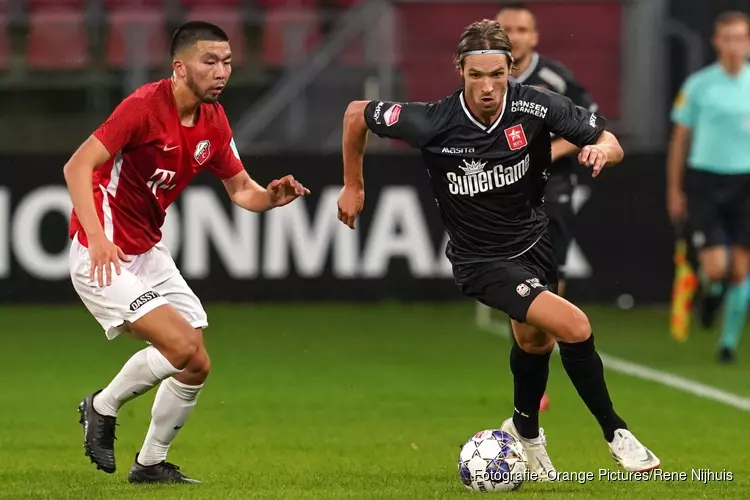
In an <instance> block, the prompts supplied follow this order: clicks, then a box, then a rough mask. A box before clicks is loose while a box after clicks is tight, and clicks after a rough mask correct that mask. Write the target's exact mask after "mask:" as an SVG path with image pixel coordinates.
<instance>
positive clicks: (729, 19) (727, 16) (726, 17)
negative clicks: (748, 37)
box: [714, 10, 750, 31]
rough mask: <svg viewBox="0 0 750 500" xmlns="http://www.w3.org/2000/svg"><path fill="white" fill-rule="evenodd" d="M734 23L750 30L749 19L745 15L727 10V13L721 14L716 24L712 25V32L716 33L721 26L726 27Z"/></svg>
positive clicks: (737, 11)
mask: <svg viewBox="0 0 750 500" xmlns="http://www.w3.org/2000/svg"><path fill="white" fill-rule="evenodd" d="M735 23H745V25H746V26H747V27H748V29H750V17H748V15H747V14H745V13H744V12H742V11H739V10H729V11H727V12H723V13H721V15H719V17H718V18H716V23H714V31H718V29H719V28H720V27H722V26H727V25H729V24H735Z"/></svg>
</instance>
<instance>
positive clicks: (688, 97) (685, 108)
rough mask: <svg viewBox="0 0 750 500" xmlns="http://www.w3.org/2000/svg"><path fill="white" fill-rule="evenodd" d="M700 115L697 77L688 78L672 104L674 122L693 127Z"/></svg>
mask: <svg viewBox="0 0 750 500" xmlns="http://www.w3.org/2000/svg"><path fill="white" fill-rule="evenodd" d="M697 115H698V106H697V103H696V92H695V79H694V78H688V79H687V80H686V81H685V83H684V84H683V85H682V87H681V88H680V91H679V92H678V93H677V97H675V100H674V103H673V104H672V116H671V118H672V122H674V123H676V124H678V125H684V126H686V127H691V128H692V127H693V125H694V124H695V121H696V117H697Z"/></svg>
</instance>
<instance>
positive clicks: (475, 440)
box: [458, 429, 529, 492]
mask: <svg viewBox="0 0 750 500" xmlns="http://www.w3.org/2000/svg"><path fill="white" fill-rule="evenodd" d="M528 470H529V461H528V458H527V457H526V452H525V451H524V449H523V446H521V443H519V442H518V440H517V439H516V438H514V437H513V436H511V435H510V434H508V433H507V432H504V431H501V430H499V429H488V430H484V431H481V432H477V433H476V434H474V435H473V436H472V437H471V438H470V439H469V440H468V441H467V442H466V444H464V446H463V448H461V452H460V453H459V454H458V476H459V477H460V478H461V482H462V483H463V484H464V486H466V488H468V489H470V490H473V491H480V492H491V491H513V490H516V489H518V488H520V487H521V485H522V484H523V481H524V478H525V477H526V474H527V471H528Z"/></svg>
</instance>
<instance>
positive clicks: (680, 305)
mask: <svg viewBox="0 0 750 500" xmlns="http://www.w3.org/2000/svg"><path fill="white" fill-rule="evenodd" d="M674 268H675V273H674V283H673V284H672V306H671V311H670V320H669V323H670V325H669V326H670V332H671V334H672V338H673V339H675V340H677V341H678V342H684V341H686V340H687V339H688V335H689V332H690V318H691V312H692V309H693V298H694V296H695V291H696V290H697V289H698V276H697V275H696V273H695V271H693V268H692V267H691V266H690V263H689V262H688V258H687V242H686V241H685V239H684V238H679V239H678V240H677V244H676V245H675V252H674Z"/></svg>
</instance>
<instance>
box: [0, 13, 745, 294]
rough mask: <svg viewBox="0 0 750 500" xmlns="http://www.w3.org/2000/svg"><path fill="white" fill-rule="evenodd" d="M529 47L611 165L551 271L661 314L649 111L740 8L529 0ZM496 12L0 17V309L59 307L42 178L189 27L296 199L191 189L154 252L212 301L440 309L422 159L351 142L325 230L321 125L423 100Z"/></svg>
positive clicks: (267, 174)
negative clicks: (275, 202)
mask: <svg viewBox="0 0 750 500" xmlns="http://www.w3.org/2000/svg"><path fill="white" fill-rule="evenodd" d="M527 3H528V4H529V5H530V6H531V7H532V8H533V10H534V12H535V14H536V16H537V19H538V25H539V26H538V28H539V31H540V35H541V43H540V46H539V48H538V49H539V52H540V53H542V54H544V55H547V56H549V57H551V58H554V59H558V60H559V61H561V62H563V63H564V64H565V65H567V66H568V67H569V68H570V69H571V70H573V72H574V73H575V74H576V76H577V78H578V79H579V80H580V81H581V82H582V83H583V84H584V86H585V87H586V88H587V89H588V90H589V91H590V93H591V94H592V95H593V97H594V99H595V100H596V102H597V103H598V104H599V107H600V110H601V112H602V113H603V114H604V115H605V116H606V117H607V118H608V119H609V120H610V123H611V128H612V130H613V131H614V132H615V133H617V134H618V135H619V136H620V137H621V140H622V142H623V145H624V147H625V150H626V160H625V162H624V164H623V165H621V166H619V167H617V168H616V169H613V170H611V171H607V172H605V174H606V175H603V176H601V177H599V178H598V179H597V180H596V181H595V182H592V181H591V180H590V179H589V178H588V177H587V175H586V173H585V171H583V170H582V171H581V174H582V175H581V185H580V186H579V187H578V189H577V190H576V194H575V207H576V210H577V212H578V218H577V220H576V222H575V226H574V234H575V242H574V244H573V249H572V252H571V254H570V258H569V262H568V273H569V277H570V285H569V295H570V297H571V298H573V299H578V300H586V301H593V302H612V301H615V300H616V299H617V298H618V297H621V296H622V295H624V294H628V295H631V296H632V297H633V298H634V299H635V301H636V303H640V304H643V303H666V302H667V301H668V300H669V292H670V286H671V277H672V273H673V269H672V264H671V254H672V249H673V241H674V238H673V235H672V231H671V229H670V227H669V225H668V223H667V218H666V214H665V208H664V207H665V200H664V193H665V180H664V177H665V176H664V170H665V152H666V144H667V140H668V135H669V130H670V126H669V120H668V114H669V110H670V108H671V105H672V100H673V98H674V95H675V94H676V92H677V88H678V87H679V85H680V84H681V83H682V81H683V79H684V78H685V77H686V75H687V74H689V73H690V72H693V71H695V70H697V69H699V68H700V67H702V66H704V65H706V64H708V63H709V62H711V61H712V60H713V57H714V53H713V50H712V48H711V45H710V36H711V31H712V27H713V20H714V19H715V17H716V16H717V15H718V13H720V12H722V11H724V10H727V9H739V10H745V11H748V10H749V9H750V1H747V0H735V1H730V0H724V1H720V0H672V1H669V0H611V1H607V0H599V1H594V0H590V1H589V0H577V1H576V0H567V1H552V0H546V1H545V0H538V1H530V2H527ZM501 5H502V2H500V1H479V0H463V1H462V0H453V1H440V0H433V1H420V0H391V1H389V0H0V103H1V108H0V109H2V112H0V165H1V166H2V170H1V172H2V175H0V300H2V301H4V302H68V301H75V300H77V297H76V296H75V294H74V291H73V289H72V287H71V286H70V282H69V276H68V267H67V245H68V239H67V218H68V216H69V211H70V207H71V204H70V200H69V198H68V195H67V191H66V190H65V186H64V180H63V176H62V167H63V165H64V163H65V161H67V159H68V157H69V156H70V154H71V153H72V152H73V151H74V150H75V148H76V147H77V146H78V145H79V144H80V143H81V142H82V141H83V140H84V139H85V138H86V137H87V136H88V135H89V134H90V133H91V131H92V130H93V129H94V128H96V127H97V126H98V125H99V124H100V123H101V121H102V120H104V119H105V118H106V117H107V115H108V114H109V113H110V112H111V110H112V109H113V108H114V106H116V105H117V104H118V103H119V101H120V100H121V99H122V98H123V97H124V96H126V95H127V94H128V93H130V92H131V91H132V90H133V89H135V88H136V87H137V86H139V85H141V84H143V83H145V82H148V81H150V80H154V79H158V78H165V77H168V76H169V75H170V73H171V70H170V60H169V54H168V52H169V50H168V45H169V39H170V35H171V32H172V31H173V30H174V29H175V28H176V27H177V26H178V25H179V24H181V23H182V22H184V21H185V20H188V19H202V20H207V21H211V22H214V23H217V24H218V25H220V26H221V27H222V28H224V29H225V30H226V31H227V33H228V34H229V36H230V42H231V45H232V49H233V52H234V71H233V75H232V78H231V80H230V83H229V86H228V87H227V89H226V90H225V91H224V94H223V96H222V100H221V102H222V104H223V105H224V107H225V108H226V110H227V114H228V116H229V118H230V121H231V122H232V126H233V129H234V135H235V140H236V143H237V146H238V148H239V150H240V153H241V154H242V157H243V160H244V162H245V165H246V167H247V169H248V170H249V172H250V173H251V175H253V176H254V177H256V178H257V179H258V180H259V181H260V182H262V183H263V182H266V181H268V180H270V179H271V177H272V176H276V175H279V174H282V173H287V172H291V173H293V174H294V175H295V176H296V177H298V178H299V179H301V180H302V181H303V182H305V183H306V184H307V185H309V186H310V187H311V189H313V190H314V195H313V196H312V197H310V198H309V199H307V200H305V201H303V202H300V203H296V204H293V205H290V206H289V207H285V208H284V209H281V210H278V211H273V212H271V213H268V214H264V215H262V216H261V215H257V214H249V213H242V212H241V211H238V210H233V209H232V208H231V207H230V206H229V204H228V200H226V196H225V195H224V193H223V188H222V187H221V185H220V184H219V183H218V182H217V181H214V180H212V179H211V178H210V177H208V176H201V177H200V178H199V179H198V180H197V182H196V184H194V185H193V186H191V187H190V188H188V190H187V191H186V192H185V193H184V194H183V196H182V199H181V200H180V201H179V202H178V203H177V204H176V206H175V207H173V208H172V209H170V214H169V216H168V221H167V223H166V225H165V228H164V233H165V239H166V240H167V243H168V245H169V246H170V248H172V250H173V252H174V253H175V256H176V257H177V262H178V265H180V267H181V269H182V271H183V274H184V275H185V276H186V278H187V279H188V280H189V281H190V282H191V284H192V285H193V286H194V287H195V289H196V292H198V294H199V296H201V297H202V298H203V299H204V300H206V301H211V300H273V301H276V300H314V299H325V300H381V299H389V298H393V299H399V300H453V299H458V298H459V294H458V291H457V289H456V288H455V286H454V284H453V281H452V277H451V273H450V267H449V266H448V265H447V262H446V260H445V258H444V256H443V253H442V252H443V249H444V246H445V236H444V234H443V232H442V229H441V225H440V221H439V218H438V214H437V210H436V208H435V206H434V201H433V199H432V196H431V194H430V192H429V187H428V184H427V177H426V175H425V174H424V171H423V167H422V166H421V163H420V159H419V157H418V156H417V155H415V153H414V152H413V151H410V150H409V149H407V148H405V147H404V145H403V144H400V143H397V142H392V141H384V140H379V139H377V138H375V137H371V141H370V149H369V151H370V152H369V154H368V156H367V158H366V163H365V169H366V179H367V182H368V193H367V205H366V212H365V214H364V215H363V220H362V224H361V225H360V227H359V228H358V229H357V231H354V232H352V231H349V230H348V229H346V228H345V227H344V226H343V225H341V224H340V223H339V222H338V221H337V220H336V203H335V200H336V196H337V194H338V189H339V187H340V184H341V159H340V141H341V123H342V117H343V113H344V110H345V108H346V105H347V104H348V103H349V101H351V100H354V99H389V100H418V101H425V100H433V99H439V98H441V97H443V96H445V95H447V94H450V93H451V92H453V91H454V90H455V89H456V88H457V87H458V86H459V85H460V80H459V77H458V75H457V73H456V71H455V68H454V67H453V65H452V58H453V53H454V50H455V46H456V44H457V40H458V36H459V34H460V33H461V30H462V29H463V28H464V27H465V26H466V25H468V24H469V23H471V22H472V21H474V20H477V19H481V18H492V17H494V16H495V13H496V12H497V10H498V9H499V7H500V6H501Z"/></svg>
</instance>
